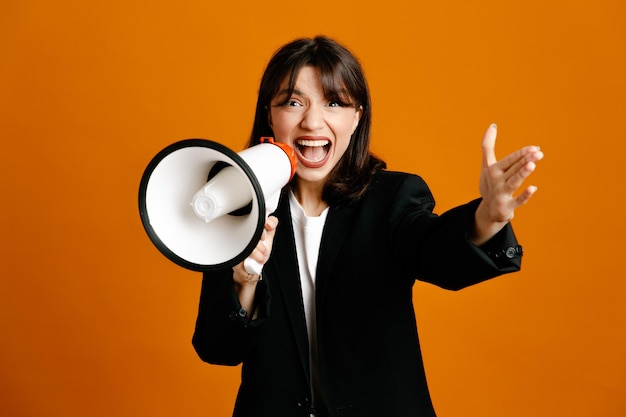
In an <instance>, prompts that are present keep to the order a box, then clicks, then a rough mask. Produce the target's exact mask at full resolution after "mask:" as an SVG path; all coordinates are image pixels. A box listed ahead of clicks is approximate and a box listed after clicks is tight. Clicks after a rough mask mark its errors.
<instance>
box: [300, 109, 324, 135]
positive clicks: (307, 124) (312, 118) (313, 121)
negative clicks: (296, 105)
mask: <svg viewBox="0 0 626 417" xmlns="http://www.w3.org/2000/svg"><path fill="white" fill-rule="evenodd" d="M324 123H325V122H324V110H323V109H322V108H321V106H308V107H307V108H306V110H305V111H304V113H303V114H302V121H301V122H300V126H301V127H302V128H303V129H306V130H310V131H315V130H319V129H321V128H322V127H324Z"/></svg>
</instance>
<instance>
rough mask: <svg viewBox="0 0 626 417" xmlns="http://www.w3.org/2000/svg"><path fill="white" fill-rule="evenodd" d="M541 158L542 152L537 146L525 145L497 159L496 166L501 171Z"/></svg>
mask: <svg viewBox="0 0 626 417" xmlns="http://www.w3.org/2000/svg"><path fill="white" fill-rule="evenodd" d="M541 158H543V152H541V150H540V149H539V147H538V146H525V147H523V148H521V149H518V150H517V151H515V152H513V153H510V154H509V155H507V156H505V157H504V158H502V159H501V160H500V161H498V166H499V168H500V169H502V170H503V171H507V170H509V169H511V168H512V167H515V165H517V166H518V168H519V167H521V166H523V165H524V164H526V163H527V162H531V161H532V162H536V161H539V160H540V159H541Z"/></svg>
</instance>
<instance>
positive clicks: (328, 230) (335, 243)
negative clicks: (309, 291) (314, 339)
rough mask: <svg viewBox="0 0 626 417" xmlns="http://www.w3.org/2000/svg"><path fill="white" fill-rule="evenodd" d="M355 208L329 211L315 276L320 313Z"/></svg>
mask: <svg viewBox="0 0 626 417" xmlns="http://www.w3.org/2000/svg"><path fill="white" fill-rule="evenodd" d="M355 210H356V208H355V206H354V205H351V206H338V207H331V209H330V211H329V212H328V217H327V218H326V224H325V226H324V232H323V234H322V242H321V245H320V254H319V258H318V262H317V272H316V278H315V303H316V304H317V306H318V307H317V311H318V313H319V311H320V310H321V309H322V308H323V300H324V294H325V292H326V289H327V288H328V284H329V276H330V271H331V270H332V267H333V265H334V263H335V261H336V259H337V256H338V255H339V252H340V251H341V249H342V248H343V246H344V244H345V242H346V239H347V238H348V236H349V235H350V230H351V229H352V224H353V222H354V216H353V213H354V211H355ZM318 324H319V321H318Z"/></svg>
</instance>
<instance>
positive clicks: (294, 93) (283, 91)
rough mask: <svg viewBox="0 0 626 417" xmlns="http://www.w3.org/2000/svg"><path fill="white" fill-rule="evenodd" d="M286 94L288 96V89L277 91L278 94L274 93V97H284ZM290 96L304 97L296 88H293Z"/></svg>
mask: <svg viewBox="0 0 626 417" xmlns="http://www.w3.org/2000/svg"><path fill="white" fill-rule="evenodd" d="M288 94H289V89H288V88H283V89H282V90H279V91H278V93H276V97H278V96H286V95H288ZM291 95H298V96H304V95H305V94H303V93H302V91H300V90H298V89H297V88H294V89H293V91H292V92H291Z"/></svg>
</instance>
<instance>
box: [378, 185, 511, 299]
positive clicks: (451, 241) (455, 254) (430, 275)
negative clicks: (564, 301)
mask: <svg viewBox="0 0 626 417" xmlns="http://www.w3.org/2000/svg"><path fill="white" fill-rule="evenodd" d="M479 203H480V199H476V200H474V201H471V202H469V203H467V204H464V205H461V206H458V207H455V208H453V209H451V210H449V211H447V212H445V213H443V214H442V215H441V216H438V215H436V214H434V213H433V209H434V207H435V202H434V199H433V197H432V195H431V193H430V190H429V189H428V186H427V185H426V183H425V182H424V181H423V180H422V179H421V178H420V177H418V176H414V175H411V176H407V177H406V179H405V180H404V181H403V183H402V184H401V185H400V187H399V188H398V191H397V193H396V198H395V200H394V204H393V209H392V214H391V216H390V225H391V230H392V237H391V241H392V245H393V246H394V252H395V253H396V254H397V262H398V263H399V264H400V265H401V268H403V270H404V271H405V272H406V273H408V274H412V275H413V276H414V277H416V278H417V279H419V280H422V281H426V282H430V283H432V284H435V285H438V286H440V287H442V288H446V289H450V290H459V289H462V288H465V287H467V286H470V285H473V284H476V283H479V282H482V281H485V280H487V279H490V278H493V277H496V276H498V275H502V274H505V273H509V272H515V271H519V269H520V266H521V256H522V248H521V246H520V245H519V244H518V242H517V240H516V238H515V234H514V233H513V228H512V227H511V225H510V224H507V225H506V226H505V227H504V228H503V229H502V230H501V231H500V232H498V233H497V234H496V235H495V236H494V237H493V238H491V239H490V240H489V241H488V242H486V243H485V244H484V245H482V246H480V247H479V246H476V245H474V244H472V243H471V242H470V241H469V235H470V233H471V231H472V228H473V227H474V215H475V212H476V208H477V207H478V205H479Z"/></svg>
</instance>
